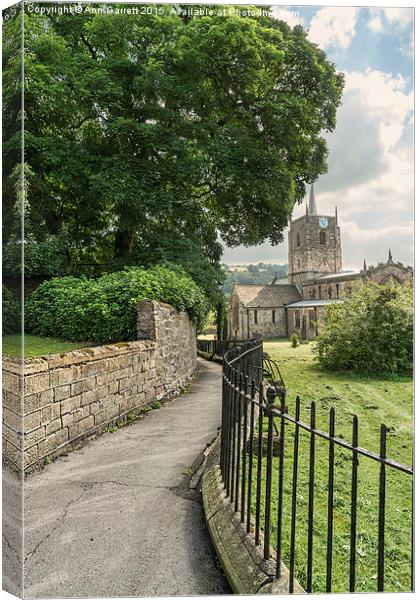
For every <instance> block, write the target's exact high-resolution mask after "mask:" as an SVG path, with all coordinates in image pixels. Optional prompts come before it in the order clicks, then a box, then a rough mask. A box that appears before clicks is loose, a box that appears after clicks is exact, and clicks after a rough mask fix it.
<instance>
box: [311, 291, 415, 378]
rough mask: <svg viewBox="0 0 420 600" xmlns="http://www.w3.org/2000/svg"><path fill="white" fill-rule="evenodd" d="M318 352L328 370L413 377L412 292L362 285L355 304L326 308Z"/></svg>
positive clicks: (346, 303) (321, 361)
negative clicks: (410, 375) (411, 375)
mask: <svg viewBox="0 0 420 600" xmlns="http://www.w3.org/2000/svg"><path fill="white" fill-rule="evenodd" d="M315 351H316V353H317V356H318V360H319V362H320V363H321V365H322V366H323V367H325V368H328V369H352V370H354V371H365V372H370V373H389V374H410V373H411V372H412V368H413V293H412V289H411V288H410V287H408V286H407V287H406V286H400V285H397V284H395V283H388V284H387V285H376V284H374V283H369V284H361V285H360V286H359V287H358V288H357V289H356V290H355V292H354V293H353V295H352V297H351V299H349V300H346V302H344V303H343V304H333V305H330V306H329V307H327V312H326V323H325V326H324V327H323V329H322V332H321V334H320V336H319V338H318V340H317V343H316V348H315Z"/></svg>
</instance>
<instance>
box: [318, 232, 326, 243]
mask: <svg viewBox="0 0 420 600" xmlns="http://www.w3.org/2000/svg"><path fill="white" fill-rule="evenodd" d="M319 243H320V244H326V243H327V234H326V233H325V231H324V230H321V231H320V232H319Z"/></svg>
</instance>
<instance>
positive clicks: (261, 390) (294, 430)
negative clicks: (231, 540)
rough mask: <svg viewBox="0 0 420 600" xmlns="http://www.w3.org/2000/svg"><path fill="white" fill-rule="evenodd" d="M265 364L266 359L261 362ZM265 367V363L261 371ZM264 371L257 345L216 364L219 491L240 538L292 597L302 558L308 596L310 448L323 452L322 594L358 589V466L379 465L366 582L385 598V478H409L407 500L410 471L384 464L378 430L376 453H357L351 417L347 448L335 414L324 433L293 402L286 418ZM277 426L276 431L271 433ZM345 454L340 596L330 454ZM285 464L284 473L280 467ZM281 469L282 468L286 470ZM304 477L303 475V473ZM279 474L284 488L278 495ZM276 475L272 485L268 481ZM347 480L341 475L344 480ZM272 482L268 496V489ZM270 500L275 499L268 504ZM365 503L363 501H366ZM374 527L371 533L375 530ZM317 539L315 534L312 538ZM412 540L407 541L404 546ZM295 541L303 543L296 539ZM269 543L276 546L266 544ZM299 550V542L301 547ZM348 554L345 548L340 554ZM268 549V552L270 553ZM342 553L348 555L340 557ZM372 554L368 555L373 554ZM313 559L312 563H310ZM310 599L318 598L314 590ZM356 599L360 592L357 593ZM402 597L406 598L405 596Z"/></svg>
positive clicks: (279, 388)
mask: <svg viewBox="0 0 420 600" xmlns="http://www.w3.org/2000/svg"><path fill="white" fill-rule="evenodd" d="M265 358H266V359H267V357H266V356H265ZM266 364H267V363H266ZM265 374H267V369H266V367H264V355H263V344H262V341H261V340H256V341H251V342H246V343H243V344H242V345H241V346H240V347H238V348H234V349H231V350H228V351H227V352H226V354H225V356H224V364H223V410H222V435H221V456H220V464H221V472H222V478H223V483H224V488H225V490H226V496H227V497H228V498H229V499H230V500H231V502H232V505H233V508H234V510H235V512H238V513H239V515H240V519H241V522H242V523H244V524H245V526H246V531H247V533H252V534H253V536H254V540H255V544H256V545H259V546H260V545H261V546H262V549H263V553H264V558H265V559H267V560H268V559H270V558H272V559H274V561H275V564H276V568H275V575H274V574H273V577H276V578H280V577H281V576H282V565H283V561H284V562H286V564H287V566H288V568H289V591H290V593H293V591H294V586H295V576H296V555H297V553H298V552H303V553H304V555H305V558H306V560H305V563H306V564H305V573H302V568H300V573H299V580H300V583H301V584H302V585H303V586H304V587H305V588H306V591H307V592H312V591H314V585H313V581H314V577H315V575H317V574H316V573H315V571H314V529H315V525H316V519H319V515H318V514H316V519H315V520H314V514H315V513H314V499H315V483H316V474H317V469H316V467H317V464H316V456H317V455H316V447H317V440H321V441H323V442H325V443H326V444H327V445H328V453H327V454H328V461H327V462H328V467H327V490H326V493H327V502H326V512H327V514H326V517H327V523H326V540H325V546H326V552H325V566H324V568H325V571H324V573H323V575H322V577H323V579H322V581H323V584H324V583H325V585H324V589H325V591H327V592H331V591H350V592H354V591H355V590H356V589H357V564H358V560H357V557H358V537H357V530H358V483H359V478H360V475H359V459H360V458H361V457H363V458H364V459H367V460H369V461H374V462H376V463H378V466H379V477H378V485H377V491H376V498H377V506H376V507H374V508H373V510H372V522H371V527H372V528H373V527H376V549H375V552H376V554H375V556H376V565H375V566H376V573H374V575H373V577H371V579H372V578H376V579H377V583H376V588H377V590H378V591H384V585H385V529H386V511H385V503H386V499H387V472H388V470H392V471H393V472H396V473H399V474H400V475H401V476H405V477H409V478H411V481H410V486H409V490H410V494H412V475H413V470H412V468H411V467H409V466H406V465H404V464H401V463H399V462H397V461H395V460H392V459H390V458H388V457H387V452H386V442H387V431H388V430H387V428H386V426H385V425H382V426H381V428H380V452H379V454H375V453H374V452H371V451H370V450H367V449H365V448H363V447H361V446H359V440H358V418H357V416H353V417H352V441H351V442H347V441H345V440H344V439H343V438H342V437H341V436H338V435H336V431H335V424H336V415H335V409H334V407H332V408H330V410H329V429H328V432H326V431H323V430H322V429H319V428H317V425H316V406H315V403H314V402H312V403H311V405H310V422H309V423H306V422H304V421H303V420H302V419H301V400H300V398H299V397H297V398H296V401H295V414H294V415H291V414H289V413H288V409H287V406H286V403H285V399H286V390H285V388H284V385H282V383H283V380H282V379H281V382H280V385H277V384H276V383H274V385H273V379H274V378H273V376H271V378H268V381H267V380H265V379H264V375H265ZM276 422H277V425H276ZM290 427H291V431H290V430H289V431H288V434H289V437H288V440H289V442H290V443H291V446H292V447H293V450H292V451H291V452H289V453H288V454H287V453H286V452H285V438H286V435H285V430H286V428H290ZM302 432H306V433H307V434H308V435H309V440H307V441H309V457H308V456H306V457H305V460H306V467H305V468H307V478H306V480H305V485H304V488H305V489H304V493H306V494H307V497H306V505H305V507H306V506H307V512H306V519H305V520H306V525H305V527H306V532H305V544H304V545H305V548H301V547H299V548H297V547H296V532H297V526H298V524H297V505H298V491H299V488H298V471H299V463H300V461H302V458H303V456H302V448H301V447H300V438H301V434H302ZM274 442H275V461H278V464H277V465H276V470H277V473H274V472H273V469H274V460H273V448H274ZM337 447H339V448H342V449H344V450H346V451H348V453H349V455H348V458H349V460H348V462H347V464H348V465H349V469H348V479H349V482H351V483H350V495H349V498H348V500H349V505H350V510H349V536H348V556H347V557H346V560H348V565H349V567H348V579H347V584H345V587H346V589H340V590H335V589H334V586H333V566H334V563H333V548H334V544H335V543H336V542H335V531H334V529H335V523H334V506H335V493H336V489H335V488H336V482H335V474H336V465H335V459H336V448H337ZM286 461H287V465H286ZM286 466H287V467H288V468H285V467H286ZM305 473H306V471H305ZM285 474H287V486H288V489H287V490H286V489H285ZM273 475H275V478H274V477H273ZM346 477H347V474H346ZM274 479H275V485H276V487H275V489H273V483H274ZM285 491H287V497H288V501H290V504H287V506H286V504H285V497H284V493H285ZM273 492H274V495H276V498H275V500H274V499H273ZM369 502H370V500H369ZM411 515H412V503H411V499H410V515H409V518H410V524H409V527H408V539H407V540H406V544H407V546H408V547H409V555H410V557H411V559H410V565H409V569H410V571H411V582H410V583H409V584H408V585H411V589H413V587H412V586H413V565H412V561H413V550H412V516H411ZM285 517H287V522H288V531H287V532H286V531H285V529H284V527H285V524H284V523H285ZM375 522H376V525H375ZM318 535H319V532H318ZM410 536H411V538H410ZM285 537H286V539H287V541H288V548H287V552H284V551H283V547H282V546H283V543H284V539H285ZM300 539H302V538H300ZM273 540H275V543H274V544H273ZM301 543H302V542H301ZM346 547H347V546H346ZM273 548H274V550H273ZM346 552H347V550H346ZM372 552H373V551H372ZM317 558H318V557H317ZM315 591H323V590H320V589H319V586H318V589H317V590H315ZM358 591H366V590H364V589H361V590H360V589H359V590H358ZM402 591H409V590H408V589H405V590H402Z"/></svg>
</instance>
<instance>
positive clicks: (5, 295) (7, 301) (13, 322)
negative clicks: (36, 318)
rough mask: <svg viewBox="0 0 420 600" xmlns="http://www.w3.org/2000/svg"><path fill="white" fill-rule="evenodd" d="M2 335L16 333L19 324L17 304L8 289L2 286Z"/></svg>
mask: <svg viewBox="0 0 420 600" xmlns="http://www.w3.org/2000/svg"><path fill="white" fill-rule="evenodd" d="M2 313H3V335H7V334H9V333H17V332H18V331H19V324H20V308H19V302H18V301H17V299H16V298H15V296H14V294H13V292H11V291H10V290H9V288H8V287H6V286H5V285H2Z"/></svg>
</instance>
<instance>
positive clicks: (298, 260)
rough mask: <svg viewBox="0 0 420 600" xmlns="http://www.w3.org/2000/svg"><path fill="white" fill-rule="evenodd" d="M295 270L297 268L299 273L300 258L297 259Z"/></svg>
mask: <svg viewBox="0 0 420 600" xmlns="http://www.w3.org/2000/svg"><path fill="white" fill-rule="evenodd" d="M297 268H298V271H299V269H300V258H298V259H297Z"/></svg>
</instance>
